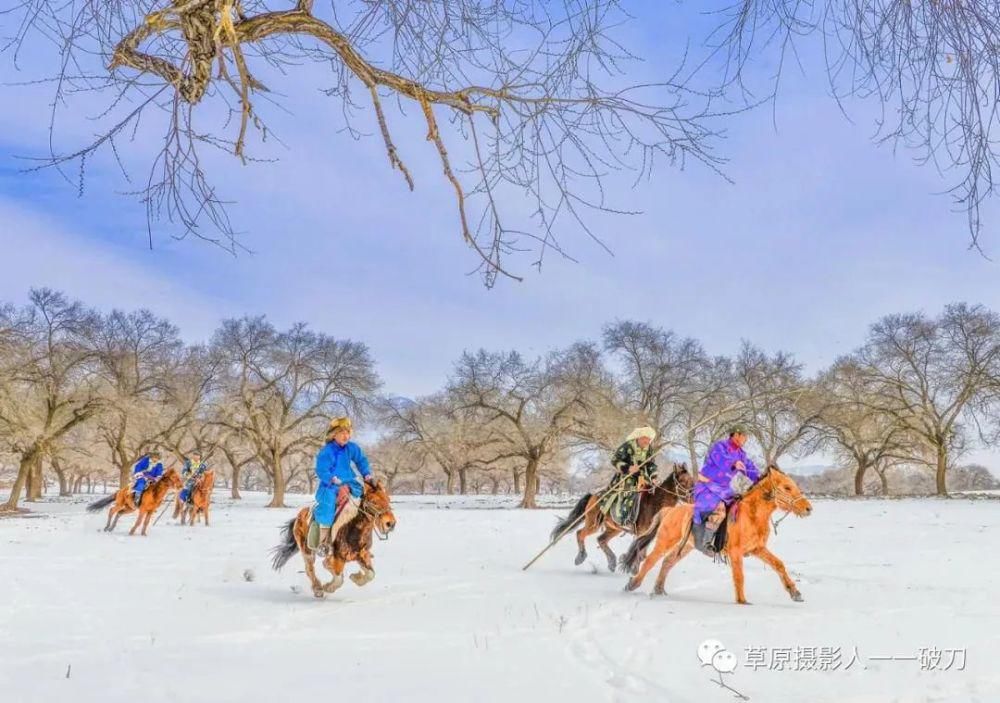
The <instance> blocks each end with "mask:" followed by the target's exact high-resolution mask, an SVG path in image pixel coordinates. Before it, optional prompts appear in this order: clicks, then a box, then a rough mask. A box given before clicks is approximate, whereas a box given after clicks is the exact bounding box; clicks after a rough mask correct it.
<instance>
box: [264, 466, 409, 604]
mask: <svg viewBox="0 0 1000 703" xmlns="http://www.w3.org/2000/svg"><path fill="white" fill-rule="evenodd" d="M311 521H312V507H311V506H307V507H305V508H302V509H301V510H300V511H299V512H298V515H296V516H295V517H294V518H292V519H291V520H289V521H288V522H287V523H286V524H285V525H284V526H283V527H282V528H281V530H282V540H281V543H280V544H279V545H278V546H276V547H275V548H274V549H272V550H271V555H272V557H273V559H272V562H271V565H272V567H273V568H274V570H275V571H278V570H280V569H281V567H283V566H284V565H285V564H286V563H288V560H289V559H291V558H292V555H293V554H295V552H302V560H303V561H304V562H305V565H306V576H308V577H309V581H310V583H311V584H312V590H313V595H314V596H316V597H317V598H325V597H326V594H328V593H333V592H334V591H336V590H337V589H338V588H340V587H341V586H342V585H343V583H344V566H346V565H347V563H348V562H352V561H354V562H357V563H358V564H359V565H360V566H361V569H360V571H358V572H356V573H354V574H351V580H352V581H353V582H354V583H355V585H357V586H365V585H367V584H368V583H370V582H371V580H372V579H374V578H375V568H374V567H373V566H372V553H371V548H372V533H373V532H375V533H376V534H377V535H378V537H379V539H383V540H385V539H388V538H389V533H390V532H392V531H393V530H394V529H396V516H395V515H393V512H392V505H391V504H390V502H389V493H388V491H386V489H385V486H384V485H382V482H381V481H378V482H376V483H375V484H374V485H370V484H368V483H366V484H365V486H364V494H363V495H362V496H361V504H360V505H359V506H358V514H357V515H356V516H354V518H353V519H352V520H351V521H350V522H348V523H347V524H345V525H344V526H343V527H341V528H340V531H339V532H337V536H336V538H335V539H334V542H333V553H332V554H331V555H329V556H327V557H326V558H324V559H323V567H324V568H325V569H326V570H327V571H329V572H330V573H331V574H333V578H332V579H331V580H330V582H329V583H326V584H323V583H321V582H320V580H319V579H318V578H317V577H316V568H315V561H316V554H315V552H314V551H313V550H312V549H310V548H309V545H308V544H307V541H306V535H307V534H308V532H309V523H310V522H311Z"/></svg>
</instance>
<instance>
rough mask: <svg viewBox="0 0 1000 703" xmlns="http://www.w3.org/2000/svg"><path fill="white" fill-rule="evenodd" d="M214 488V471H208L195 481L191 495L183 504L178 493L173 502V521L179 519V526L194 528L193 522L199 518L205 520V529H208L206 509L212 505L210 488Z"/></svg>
mask: <svg viewBox="0 0 1000 703" xmlns="http://www.w3.org/2000/svg"><path fill="white" fill-rule="evenodd" d="M214 487H215V469H209V470H208V471H206V472H205V473H203V474H202V475H201V476H200V477H198V479H197V480H196V481H195V484H194V486H192V487H191V495H190V496H189V498H188V501H187V502H186V503H185V502H184V501H182V500H181V495H180V493H178V494H177V498H176V500H175V501H174V519H177V518H178V517H180V519H181V524H182V525H183V524H185V519H187V524H189V525H191V526H192V527H194V523H195V520H197V519H198V517H199V516H201V517H203V518H204V519H205V527H208V509H209V507H211V505H212V488H214Z"/></svg>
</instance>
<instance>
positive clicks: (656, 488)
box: [551, 464, 694, 571]
mask: <svg viewBox="0 0 1000 703" xmlns="http://www.w3.org/2000/svg"><path fill="white" fill-rule="evenodd" d="M693 486H694V478H693V477H692V476H691V473H690V472H689V471H688V468H687V464H674V468H673V471H671V472H670V475H669V476H667V477H666V478H665V479H664V480H663V481H661V482H660V483H658V484H652V485H650V486H649V487H648V488H646V489H644V490H642V498H641V500H640V501H639V514H638V516H637V517H636V521H635V527H628V526H625V525H619V524H618V523H617V522H615V520H614V519H612V518H611V516H610V515H606V514H604V513H603V512H601V510H600V509H599V508H598V507H597V504H598V503H599V502H600V501H601V500H602V499H603V498H604V496H605V494H606V491H601V492H600V493H588V494H586V495H585V496H583V497H582V498H580V500H579V501H577V504H576V506H575V507H574V508H573V510H572V512H570V514H569V515H567V516H566V517H565V518H563V519H562V520H560V521H559V522H558V523H557V524H556V526H555V529H553V530H552V535H551V540H552V541H555V540H556V539H557V538H558V537H559V536H561V535H562V534H563V532H565V531H566V530H568V529H569V528H570V527H571V526H572V525H573V524H574V523H576V521H577V520H579V519H580V517H581V516H582V515H586V516H587V517H586V520H585V521H584V523H583V527H581V528H580V529H579V530H577V532H576V544H577V547H578V548H579V551H578V552H577V555H576V561H575V562H574V563H575V564H576V565H577V566H579V565H580V564H582V563H583V560H584V559H586V558H587V547H586V543H585V540H586V539H587V537H589V536H590V535H592V534H594V533H595V532H597V531H598V530H599V529H601V528H602V527H603V528H604V532H602V533H601V535H600V536H599V537H598V538H597V544H598V546H599V547H600V548H601V551H603V552H604V554H605V556H606V557H607V558H608V569H609V570H611V571H614V570H615V568H616V567H617V565H618V557H617V556H615V553H614V552H613V551H611V547H609V546H608V542H609V541H611V540H612V539H614V538H615V537H617V536H618V535H620V534H621V533H622V532H627V533H629V534H633V535H635V534H642V533H643V532H645V531H646V530H647V529H648V528H649V526H650V525H651V524H652V522H653V519H654V518H655V517H656V515H657V514H658V513H659V512H660V510H661V509H662V508H664V507H668V506H673V505H676V504H677V501H678V500H682V501H685V502H687V501H690V500H691V489H692V487H693Z"/></svg>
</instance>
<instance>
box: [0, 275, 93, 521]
mask: <svg viewBox="0 0 1000 703" xmlns="http://www.w3.org/2000/svg"><path fill="white" fill-rule="evenodd" d="M29 301H30V302H29V304H28V305H27V306H26V307H24V308H22V309H20V310H15V309H13V308H10V307H6V308H3V309H2V310H0V315H2V320H0V329H3V330H6V333H5V334H4V335H3V336H4V341H3V350H2V351H3V353H2V354H0V365H2V368H0V428H2V434H3V435H5V436H6V437H7V438H8V439H7V441H8V443H9V446H10V448H11V450H12V452H13V454H14V455H15V456H16V457H17V461H18V472H17V478H16V479H15V481H14V485H13V486H12V487H11V492H10V496H9V498H8V499H7V502H6V503H5V504H4V505H3V506H0V511H3V510H7V511H14V510H17V505H18V501H19V499H20V496H21V492H22V491H23V490H24V488H25V484H26V483H28V482H29V477H30V478H31V483H30V485H29V486H28V488H29V491H28V493H29V496H28V497H29V499H30V500H35V499H37V498H38V497H40V495H41V485H42V481H41V472H42V459H43V457H44V456H45V455H46V454H47V453H48V452H49V451H50V449H51V447H52V446H53V443H55V442H58V441H59V439H60V438H62V437H64V436H65V435H66V434H67V433H69V432H70V431H72V430H73V429H74V428H75V427H77V426H78V425H80V424H81V423H83V422H85V421H87V420H89V419H91V418H92V417H93V416H94V415H95V414H96V413H97V412H98V411H99V410H100V409H101V408H102V407H103V404H104V403H103V399H102V398H101V396H100V386H99V384H98V383H97V378H96V373H95V371H96V362H97V354H96V347H95V336H96V333H97V329H98V327H99V325H100V321H99V318H98V316H97V315H96V314H95V313H94V312H93V311H91V310H89V309H87V308H85V307H84V306H83V305H82V304H81V303H79V302H72V301H70V300H67V299H66V297H65V296H63V295H62V294H61V293H56V292H55V291H52V290H49V289H39V290H32V291H31V294H30V296H29Z"/></svg>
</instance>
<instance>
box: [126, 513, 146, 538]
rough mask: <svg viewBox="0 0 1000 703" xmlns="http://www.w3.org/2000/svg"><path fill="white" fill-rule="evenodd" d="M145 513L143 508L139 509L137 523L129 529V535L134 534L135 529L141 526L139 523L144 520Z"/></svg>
mask: <svg viewBox="0 0 1000 703" xmlns="http://www.w3.org/2000/svg"><path fill="white" fill-rule="evenodd" d="M142 518H143V514H142V510H141V509H140V510H139V517H137V518H136V519H135V524H134V525H132V529H131V530H129V531H128V533H129V535H130V536H131V535H134V534H135V531H136V530H137V529H138V528H139V523H140V522H142Z"/></svg>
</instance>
